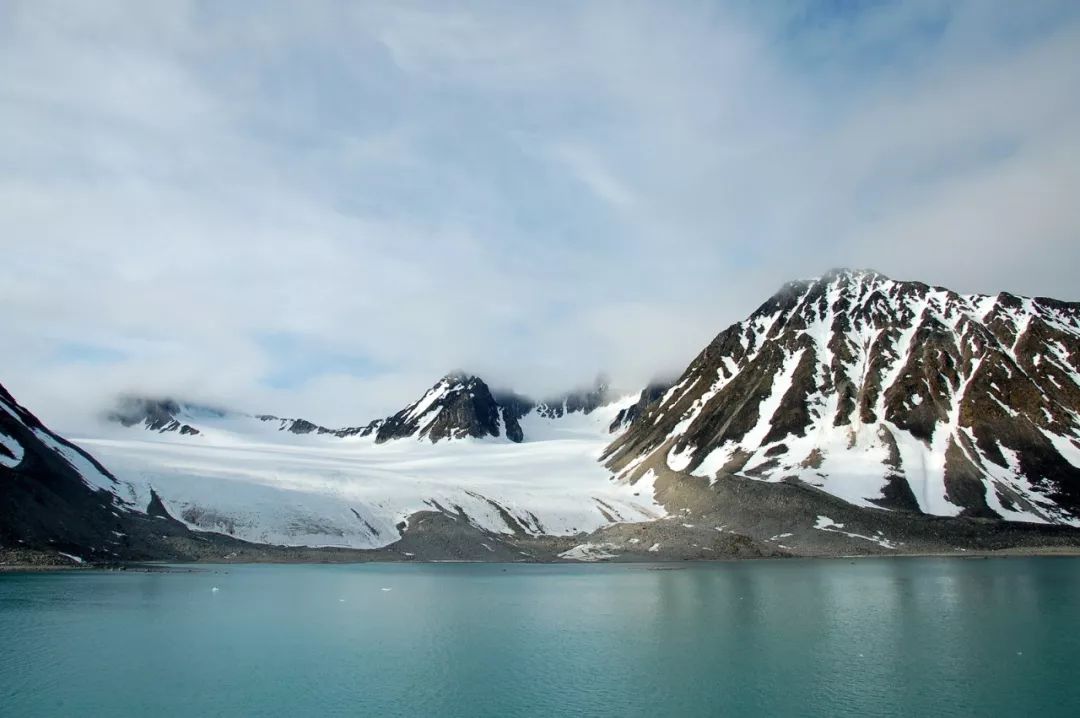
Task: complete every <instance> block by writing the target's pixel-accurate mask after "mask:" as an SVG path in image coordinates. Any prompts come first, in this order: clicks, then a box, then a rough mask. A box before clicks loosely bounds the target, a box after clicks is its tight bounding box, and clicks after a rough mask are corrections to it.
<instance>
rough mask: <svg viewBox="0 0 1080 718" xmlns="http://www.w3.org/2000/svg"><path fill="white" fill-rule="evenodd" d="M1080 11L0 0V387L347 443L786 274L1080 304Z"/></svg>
mask: <svg viewBox="0 0 1080 718" xmlns="http://www.w3.org/2000/svg"><path fill="white" fill-rule="evenodd" d="M1078 67H1080V3H1076V2H1072V1H1071V0H1064V1H1062V2H1055V1H1052V0H1032V1H1031V2H1023V3H1020V2H1012V1H1011V0H973V1H970V2H965V1H964V0H948V1H942V2H936V1H932V0H927V1H925V2H923V1H911V2H844V1H841V0H829V1H825V0H822V1H820V2H812V1H809V0H806V1H798V0H792V1H791V2H783V1H782V0H776V1H775V2H755V1H753V0H737V1H736V0H732V1H731V2H694V1H692V0H687V1H686V2H674V3H673V2H662V1H660V0H657V1H656V2H617V3H616V2H603V1H601V0H597V1H594V2H584V3H583V2H559V1H554V2H538V3H512V2H501V1H493V2H462V3H443V2H385V3H378V2H369V3H363V2H320V1H318V0H312V1H308V2H303V3H296V2H284V1H283V2H259V3H255V2H245V1H242V0H238V1H237V2H230V3H219V2H184V1H181V0H163V1H162V2H153V3H147V2H141V1H138V2H113V1H110V0H102V2H94V3H85V2H76V1H75V0H70V1H69V2H59V3H58V2H51V1H50V0H30V1H28V2H20V1H19V0H5V1H4V2H2V3H0V308H2V309H0V357H2V358H3V360H2V363H0V383H3V384H4V385H5V386H7V388H8V389H9V390H10V391H11V392H12V393H13V394H14V395H15V396H16V398H18V399H19V400H20V401H21V402H22V403H23V404H25V405H27V406H28V407H30V408H31V409H32V410H34V411H35V412H36V413H38V414H39V416H41V417H42V418H43V419H44V420H46V421H47V422H48V423H50V424H52V425H53V426H54V427H56V428H60V429H69V430H76V429H78V427H79V426H80V422H83V421H87V420H89V417H92V416H94V415H96V414H97V413H98V412H100V411H102V410H103V409H105V408H107V407H108V406H109V405H110V404H111V402H112V401H113V400H114V398H115V397H116V395H117V394H120V393H133V392H134V393H144V394H151V395H159V396H160V395H170V396H176V397H181V398H187V399H190V400H193V401H202V402H207V403H212V404H214V405H218V406H227V407H233V408H236V409H240V410H247V411H252V412H270V413H276V414H279V415H286V416H302V417H306V418H308V419H311V420H314V421H317V422H320V423H324V424H328V425H347V424H356V423H360V422H366V421H367V420H369V419H372V418H375V417H378V416H384V415H386V414H388V413H392V412H393V411H396V410H397V409H399V408H401V407H402V406H404V405H405V404H407V403H409V402H410V401H412V400H413V399H415V398H416V397H418V396H419V395H420V394H421V393H423V391H424V390H425V389H426V388H427V387H429V386H431V385H432V384H433V383H434V382H435V381H436V380H437V379H438V378H439V377H440V376H442V375H443V374H444V373H446V372H447V371H449V370H453V369H464V370H467V371H471V372H474V373H476V374H478V375H480V376H482V377H484V378H485V379H486V380H487V381H488V383H490V384H492V385H495V386H501V387H513V388H514V389H516V390H518V391H520V392H523V393H527V394H531V395H534V396H544V395H547V394H550V393H553V392H557V391H560V390H566V389H568V388H572V387H575V386H580V385H583V384H587V383H589V382H591V380H592V379H593V378H594V377H595V376H596V375H597V374H598V373H600V372H603V373H606V374H607V375H608V376H609V377H610V378H611V380H612V381H613V382H614V383H615V384H617V385H619V386H623V387H637V386H640V385H641V384H643V383H644V382H646V381H647V380H648V379H650V378H651V377H654V376H664V375H674V374H677V373H679V372H680V371H681V370H682V369H683V368H684V367H685V366H686V364H687V363H688V362H689V361H690V360H691V359H692V358H693V357H694V356H695V355H696V354H697V352H698V351H700V349H701V348H702V347H703V346H704V345H705V344H706V343H707V342H708V341H709V340H710V339H711V338H712V337H713V336H714V335H715V334H716V333H718V332H719V331H720V330H722V329H723V328H724V327H726V326H727V325H729V324H730V323H732V322H735V321H738V320H740V319H742V318H743V317H745V316H746V315H747V314H748V313H750V312H751V311H752V310H753V309H754V308H755V307H756V306H758V305H759V304H760V303H761V302H762V301H764V300H765V299H766V298H767V297H769V296H770V295H771V294H772V293H773V292H774V291H776V289H778V288H779V287H780V285H782V284H783V283H784V282H786V281H788V280H790V279H795V278H803V277H811V276H815V275H818V274H821V273H823V272H824V271H826V270H828V269H830V268H832V267H837V266H848V267H864V268H873V269H876V270H878V271H880V272H883V273H885V274H887V275H889V276H891V277H893V278H896V279H918V280H921V281H925V282H928V283H931V284H937V285H942V286H947V287H949V288H952V289H955V290H957V291H961V292H986V293H992V292H997V291H1001V290H1007V291H1011V292H1015V293H1019V294H1031V295H1044V296H1054V297H1057V298H1060V299H1067V300H1080V284H1078V282H1077V279H1076V276H1077V275H1076V269H1077V267H1080V236H1078V235H1080V201H1077V198H1078V197H1080V73H1078V72H1077V68H1078Z"/></svg>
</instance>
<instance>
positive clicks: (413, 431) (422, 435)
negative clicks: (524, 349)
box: [105, 371, 623, 444]
mask: <svg viewBox="0 0 1080 718" xmlns="http://www.w3.org/2000/svg"><path fill="white" fill-rule="evenodd" d="M616 398H618V397H615V396H614V395H613V394H612V392H611V391H610V389H609V387H608V385H607V382H606V381H605V380H604V379H603V378H598V379H597V380H596V381H595V382H594V383H593V385H592V386H590V387H588V388H586V389H581V390H575V391H571V392H568V393H566V394H562V395H559V396H555V397H551V398H548V399H545V400H543V401H534V400H533V399H530V398H528V397H525V396H522V395H520V394H516V393H514V392H512V391H508V390H501V391H500V390H492V389H491V388H490V387H489V386H488V385H487V384H486V383H485V382H484V381H483V380H482V379H480V378H479V377H477V376H473V375H471V374H467V373H465V372H462V371H454V372H450V373H449V374H447V375H446V376H444V377H443V378H441V379H440V380H439V381H438V382H436V383H435V385H434V386H432V387H431V388H430V389H428V390H427V391H426V392H425V393H424V394H423V395H422V396H421V397H420V398H419V399H417V400H416V401H414V402H412V403H411V404H409V405H408V406H406V407H405V408H404V409H402V410H401V411H399V412H397V413H396V414H393V415H392V416H388V417H386V418H385V419H376V420H374V421H371V422H368V423H366V424H362V425H358V426H350V427H344V428H338V429H333V428H327V427H325V426H321V425H319V424H316V423H314V422H311V421H308V420H307V419H290V418H284V417H280V416H275V415H273V414H255V415H252V414H245V413H242V412H234V411H226V410H224V409H216V408H212V407H207V406H202V405H199V404H194V403H190V402H185V401H180V400H177V399H172V398H151V397H139V396H125V397H121V398H120V400H119V401H118V402H117V405H116V406H115V407H114V408H113V409H112V410H110V411H109V412H107V413H106V414H105V419H106V420H107V421H109V422H113V423H116V424H120V425H121V426H125V427H133V426H139V427H142V428H144V429H146V430H148V431H153V432H156V433H159V434H167V433H175V434H177V435H180V436H192V437H197V436H200V435H202V434H204V433H205V432H206V431H208V430H210V431H213V430H220V429H225V430H228V431H233V432H235V431H238V430H239V431H248V432H251V433H254V432H258V431H259V430H260V429H270V430H274V431H282V432H288V433H291V434H296V435H315V436H331V437H337V438H348V437H359V438H366V437H369V436H373V437H374V440H375V443H377V444H382V443H385V442H387V441H392V440H395V439H405V438H413V439H423V440H428V441H430V442H431V443H436V442H438V441H444V440H453V439H465V438H473V439H481V438H486V437H492V438H498V437H505V438H506V439H508V440H509V441H513V442H517V443H520V442H522V441H524V440H525V439H526V436H525V434H524V432H523V430H522V428H521V424H520V422H521V420H522V419H524V418H525V417H526V416H528V415H530V414H535V415H537V416H540V417H543V418H546V419H559V418H562V417H564V416H568V415H571V414H582V415H588V414H590V413H592V412H593V411H595V410H596V409H598V408H600V407H602V406H606V405H608V404H609V403H611V402H612V401H614V400H615V399H616ZM622 421H623V420H621V419H620V422H622ZM619 426H622V423H619ZM611 430H612V431H615V430H616V426H615V424H613V425H612V427H611Z"/></svg>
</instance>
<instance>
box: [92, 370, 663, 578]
mask: <svg viewBox="0 0 1080 718" xmlns="http://www.w3.org/2000/svg"><path fill="white" fill-rule="evenodd" d="M606 391H607V390H606V389H604V390H603V392H606ZM603 392H598V391H597V387H595V386H594V387H591V388H589V389H587V390H585V391H582V392H573V393H568V394H567V395H565V396H562V397H557V398H555V399H551V400H549V401H547V402H542V403H540V402H534V401H532V400H530V399H527V398H525V397H522V396H520V395H516V394H513V393H512V392H502V391H492V390H491V389H490V388H489V387H488V385H487V384H486V383H485V382H484V381H483V380H481V379H480V378H478V377H475V376H471V375H468V374H464V373H461V372H454V373H451V374H448V375H447V376H445V377H443V378H442V379H440V380H439V381H438V382H436V383H435V384H434V386H432V387H431V389H429V390H428V391H427V392H425V393H424V394H423V395H422V396H421V397H420V398H419V399H418V400H417V401H415V402H413V403H411V404H410V405H409V406H407V407H405V408H404V409H402V410H401V411H399V412H397V413H396V414H394V415H393V416H391V417H388V418H387V419H385V420H380V421H377V422H372V424H369V425H367V426H369V427H373V428H372V429H371V430H370V431H367V433H366V435H357V436H356V439H355V440H352V441H341V440H338V437H337V435H336V434H333V433H331V434H328V435H324V436H321V437H319V436H314V437H313V436H311V435H317V434H318V430H317V429H316V430H314V431H311V432H307V433H306V434H304V433H301V435H298V434H297V433H296V432H293V431H288V430H279V428H278V427H279V426H282V424H281V422H282V421H285V420H280V419H274V418H272V417H271V418H267V419H266V420H265V421H264V420H263V418H262V417H253V416H250V415H246V414H238V413H229V412H225V413H224V414H223V415H222V416H206V417H204V418H203V419H201V420H200V421H196V420H195V419H192V418H191V415H190V414H178V415H176V416H175V417H174V418H176V420H178V421H181V423H184V422H188V421H191V422H195V426H196V428H198V430H199V433H198V434H189V435H184V436H181V435H180V434H179V433H178V432H173V434H172V437H173V438H174V439H175V440H170V441H162V440H161V438H160V436H158V435H157V434H156V433H154V434H148V433H147V432H146V431H145V430H142V431H134V430H132V431H130V432H116V431H109V432H107V433H106V434H104V435H102V436H99V437H93V436H90V437H83V438H80V439H78V441H79V443H80V444H81V445H82V446H85V447H87V448H88V449H89V450H91V451H93V452H94V453H95V455H97V456H99V457H100V458H101V459H102V461H104V462H105V463H106V464H107V465H108V466H109V467H110V468H111V469H112V471H114V472H115V473H116V475H117V476H118V477H120V478H121V479H122V480H123V481H125V482H127V483H128V484H129V485H130V487H131V492H132V493H133V494H134V495H135V496H136V497H138V504H139V505H140V506H142V505H146V503H147V502H149V501H151V500H152V497H151V489H153V491H154V492H155V493H156V495H157V496H158V499H159V501H160V505H161V507H162V509H163V510H164V511H165V512H166V513H167V514H168V515H170V516H173V517H175V518H177V519H178V520H179V521H181V522H183V523H184V525H185V526H187V527H188V528H190V529H192V530H197V531H213V532H220V533H223V534H226V535H229V536H233V537H236V538H238V539H243V540H246V541H251V542H257V543H261V544H282V545H290V546H339V547H351V548H358V549H371V550H374V549H380V548H384V547H390V546H391V545H396V544H397V542H400V541H404V540H406V539H407V540H408V541H410V542H411V541H415V540H416V539H415V534H416V532H417V531H420V532H424V531H428V530H430V529H433V528H434V527H437V526H442V528H441V529H439V533H440V535H443V536H444V538H443V539H440V541H441V543H440V544H439V546H440V547H441V548H439V547H435V548H433V547H431V546H429V547H428V548H427V549H426V550H425V551H423V552H421V553H420V554H419V555H427V556H434V557H439V556H446V557H451V558H452V557H458V558H460V557H462V555H460V554H458V553H453V552H451V551H450V548H448V545H447V543H446V542H447V541H449V539H446V538H445V536H446V535H449V533H454V532H453V531H449V530H450V529H451V528H454V527H456V532H457V533H460V532H461V531H470V532H474V533H473V534H470V536H472V538H469V539H468V541H469V542H470V543H469V544H468V545H469V546H470V547H472V549H476V550H479V551H480V552H481V553H480V554H479V555H480V556H481V557H484V558H488V557H489V556H488V554H489V550H488V549H487V548H483V545H484V544H486V545H487V546H490V547H492V549H491V552H490V553H491V555H492V556H494V555H496V554H497V555H503V554H502V553H500V552H501V551H502V550H503V549H499V548H497V547H498V546H503V545H504V543H505V541H506V540H509V539H508V537H516V538H515V540H526V539H527V540H528V541H532V542H535V541H538V540H539V539H540V537H566V536H571V535H574V534H577V533H580V532H590V531H594V530H596V529H598V528H601V527H603V526H607V525H610V524H615V523H623V522H641V521H647V520H652V519H654V518H657V517H660V516H663V515H664V514H665V511H664V509H663V508H662V507H660V506H658V505H657V504H656V502H655V501H654V500H653V496H652V492H651V490H650V489H649V488H648V487H647V486H646V485H645V484H642V483H640V482H639V483H638V485H636V486H631V485H629V484H627V483H617V482H613V481H611V474H610V472H608V471H607V470H606V469H604V467H603V466H602V465H601V464H600V463H599V462H598V461H597V459H598V458H599V456H600V452H601V451H602V450H603V448H604V446H606V444H607V443H608V441H609V440H610V437H611V434H610V427H611V425H612V423H613V421H614V420H615V417H616V416H617V415H618V414H619V413H620V412H621V411H622V410H623V409H624V408H626V407H627V406H629V405H631V404H633V403H634V402H635V401H637V400H638V397H637V396H636V395H631V396H626V397H620V398H619V399H618V400H612V401H609V402H607V403H603V404H601V403H599V400H596V399H588V397H595V396H597V395H598V394H599V393H603ZM177 403H181V404H182V402H177ZM135 425H136V426H141V424H135ZM292 426H295V424H292ZM448 532H449V533H448ZM475 532H480V533H479V534H476V533H475ZM477 536H480V537H481V538H479V539H476V540H473V539H474V538H476V537H477ZM484 536H486V537H487V538H483V537H484ZM455 540H466V539H463V538H461V537H460V536H459V537H458V539H455ZM559 540H563V539H559ZM409 545H413V544H409ZM571 547H572V544H571V545H570V546H564V547H563V548H564V549H568V548H571ZM458 548H461V547H456V548H454V551H457V550H458ZM504 548H505V546H504ZM388 550H389V549H388ZM463 550H464V549H463ZM520 550H523V551H526V553H528V555H530V556H533V557H535V556H537V555H542V554H539V553H538V552H539V551H540V549H539V548H538V547H537V546H536V545H531V546H530V547H522V548H521V549H520ZM547 550H548V549H545V551H547ZM431 551H442V552H444V553H434V554H432V553H431ZM409 552H410V553H414V554H415V553H417V552H416V551H412V550H411V549H410V550H409ZM445 552H449V553H445ZM517 552H518V549H516V548H515V549H513V553H514V554H515V555H519V556H520V555H521V554H520V553H517ZM473 557H475V556H473Z"/></svg>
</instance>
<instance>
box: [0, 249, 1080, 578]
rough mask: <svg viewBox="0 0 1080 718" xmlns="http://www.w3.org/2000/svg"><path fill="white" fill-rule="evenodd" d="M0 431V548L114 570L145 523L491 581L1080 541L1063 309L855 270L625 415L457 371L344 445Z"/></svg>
mask: <svg viewBox="0 0 1080 718" xmlns="http://www.w3.org/2000/svg"><path fill="white" fill-rule="evenodd" d="M0 408H2V409H3V410H4V411H3V412H0V475H2V474H5V473H6V474H9V475H14V476H15V477H16V479H17V480H16V481H10V480H6V481H3V482H2V483H0V501H2V503H0V507H2V509H0V510H2V512H3V513H2V514H0V517H2V518H3V519H4V521H5V523H4V525H3V527H2V530H0V547H2V546H12V545H18V542H20V541H21V542H23V543H22V544H21V545H31V544H32V545H34V546H37V547H39V548H41V547H45V548H48V547H49V546H53V547H55V546H67V547H68V548H70V549H71V550H72V551H74V550H76V549H79V547H82V548H83V553H85V552H86V549H87V547H92V548H93V550H94V551H99V550H100V551H104V552H109V551H114V550H115V549H113V548H109V546H113V545H115V542H112V543H110V541H111V539H109V538H108V537H109V536H112V537H113V539H115V538H118V535H119V534H124V535H125V536H130V535H133V534H134V535H139V536H142V535H145V534H146V532H145V531H143V530H142V528H140V527H142V526H143V525H144V524H145V522H146V521H147V520H149V519H148V518H147V517H157V518H156V519H155V520H157V521H162V522H168V524H169V526H170V528H169V531H167V532H165V533H166V535H168V536H171V538H170V541H169V544H168V545H169V546H171V548H170V549H169V550H171V551H173V553H174V554H175V555H186V556H201V555H203V553H200V551H201V549H199V548H198V547H199V546H200V545H199V544H198V543H197V542H198V541H199V540H200V539H199V537H200V536H202V537H204V538H203V539H202V540H209V541H211V544H212V545H213V547H214V548H212V549H209V548H208V549H206V550H207V551H216V550H217V547H218V546H219V544H220V542H222V541H224V542H226V544H228V541H233V542H235V541H236V540H238V539H242V540H244V541H248V542H255V543H256V544H262V545H271V544H286V545H308V546H312V545H333V546H343V547H356V548H363V549H365V550H369V551H376V552H378V551H381V552H383V553H380V554H379V555H380V556H384V555H390V556H398V557H401V556H407V557H409V558H414V557H417V556H419V557H420V558H432V557H439V556H442V557H456V558H462V557H464V558H480V559H490V558H500V559H501V560H518V559H522V558H524V559H527V560H549V559H552V558H559V557H560V556H562V557H563V558H566V559H574V560H592V559H597V558H602V559H619V558H624V559H625V558H635V557H637V558H710V557H713V556H712V555H711V554H715V553H716V552H720V553H728V554H731V555H789V554H804V555H805V554H818V553H828V552H832V551H840V552H874V553H888V552H896V551H900V550H904V549H906V550H913V551H914V550H934V551H941V550H965V549H964V547H965V546H966V547H970V548H987V547H990V548H1003V547H1007V546H1033V545H1063V544H1064V545H1069V546H1073V545H1077V544H1080V529H1076V528H1071V527H1080V304H1077V303H1069V302H1062V301H1057V300H1053V299H1045V298H1026V297H1016V296H1013V295H1010V294H1005V293H1002V294H997V295H961V294H957V293H955V292H952V291H949V290H947V289H943V288H939V287H931V286H928V285H925V284H921V283H918V282H900V281H894V280H891V279H889V278H887V277H885V276H883V275H881V274H878V273H876V272H872V271H850V270H837V271H833V272H830V273H828V274H826V275H825V276H822V277H820V278H817V279H812V280H805V281H798V282H791V283H789V284H787V285H785V286H784V287H783V288H781V290H780V291H779V292H777V293H776V294H775V295H774V296H773V297H771V298H769V299H768V300H767V301H766V302H765V303H764V304H762V305H761V307H759V308H758V310H757V311H755V312H754V313H753V314H752V315H751V316H750V317H748V318H747V319H746V320H744V321H742V322H738V323H736V324H733V325H732V326H730V327H728V328H727V329H725V330H724V331H722V332H721V333H720V334H719V335H718V336H717V337H716V338H715V339H714V340H713V341H712V342H711V343H710V344H709V345H708V346H707V347H706V348H705V349H704V350H703V351H702V352H701V353H700V354H699V355H698V356H697V357H696V358H695V359H694V360H693V362H691V364H690V365H689V367H688V368H687V369H686V371H685V372H684V373H683V374H682V375H681V376H680V377H679V378H678V379H677V380H675V381H673V382H656V383H654V384H652V385H650V386H648V387H645V388H644V389H642V390H641V391H639V392H635V393H633V394H629V395H623V396H619V395H616V393H615V392H612V391H611V389H610V388H609V387H608V385H607V383H606V382H605V381H603V380H598V381H597V382H596V383H595V384H594V385H593V386H591V387H589V388H587V389H585V390H583V391H575V392H569V393H567V394H565V395H562V396H558V397H555V398H552V399H548V400H543V401H537V400H533V399H530V398H527V397H524V396H521V395H519V394H516V393H514V392H513V391H503V390H493V389H492V388H490V387H489V386H488V384H487V383H485V382H484V381H483V380H482V379H480V378H479V377H476V376H473V375H470V374H467V373H464V372H452V373H450V374H447V375H446V376H444V377H443V378H441V379H440V380H439V381H438V382H436V383H435V384H434V385H433V386H432V387H431V388H430V389H429V390H427V391H426V392H425V393H424V394H423V395H422V396H421V397H420V398H418V399H417V400H416V401H414V402H412V403H411V404H409V405H408V406H406V407H405V408H403V409H402V410H401V411H399V412H397V413H395V414H393V415H392V416H388V417H385V418H381V419H376V420H374V421H367V422H366V423H361V424H358V425H356V426H352V427H344V428H328V427H324V426H320V425H318V424H316V423H314V422H311V421H307V420H305V419H292V418H282V417H278V416H273V415H268V414H261V415H260V414H246V413H241V412H235V411H230V410H225V409H220V408H213V407H208V406H202V405H198V404H193V403H186V402H184V401H182V400H179V399H163V398H147V397H125V398H123V399H121V400H120V401H119V402H118V404H117V405H116V406H115V407H114V408H113V409H112V410H110V411H109V412H108V415H107V418H108V419H109V421H110V422H111V423H112V424H113V425H114V426H115V427H116V429H115V430H114V431H112V432H111V433H108V434H106V435H103V436H101V437H97V438H95V437H90V438H88V439H86V440H80V441H79V444H80V445H81V446H82V447H84V448H83V449H80V448H78V447H76V446H75V445H74V444H71V443H70V442H67V441H65V440H64V439H61V438H60V437H58V436H56V435H55V434H52V433H51V432H49V431H48V430H47V429H45V428H44V427H42V426H41V425H40V422H37V420H36V419H34V418H33V417H32V415H30V414H29V412H27V411H26V410H25V409H23V408H21V407H19V406H18V405H17V404H15V403H14V399H12V398H11V397H10V396H9V395H7V394H6V392H4V393H3V394H0ZM120 427H126V428H127V429H130V431H126V432H125V431H124V430H123V429H122V428H120ZM137 430H138V431H137ZM117 431H118V432H120V433H116V432H117ZM151 436H155V437H158V438H156V439H154V440H153V441H148V440H147V439H149V438H150V437H151ZM409 440H411V441H409ZM84 449H88V450H90V451H92V452H93V453H94V455H96V456H97V457H98V458H99V459H101V462H102V463H99V462H98V461H97V460H95V459H94V458H92V457H91V456H90V455H89V454H88V453H87V452H86V451H85V450H84ZM105 466H108V467H109V469H106V468H105ZM110 471H112V472H113V473H110ZM77 517H78V518H77ZM938 517H940V518H938ZM837 519H842V520H841V521H837ZM116 521H119V524H116ZM140 522H143V523H141V524H140ZM1018 522H1019V523H1018ZM114 524H115V525H114ZM131 525H134V526H136V528H135V529H130V528H129V526H131ZM1039 525H1041V526H1039ZM110 526H111V527H110ZM117 526H121V527H120V528H117ZM125 527H128V528H125ZM110 532H111V533H110ZM207 532H209V533H207ZM703 532H704V533H703ZM113 534H117V535H113ZM206 537H219V538H214V539H212V540H211V539H209V538H206ZM421 537H423V538H421ZM432 537H436V538H432ZM646 539H649V543H648V544H647V545H644V544H643V542H644V541H646ZM653 539H655V540H653ZM127 540H128V541H129V544H128V545H127V548H126V549H125V551H120V552H117V555H125V556H131V555H136V554H138V555H143V554H148V553H149V554H154V553H155V552H156V553H161V551H162V550H164V549H162V543H161V539H147V540H146V545H145V546H139V547H135V548H132V547H131V546H130V540H131V539H130V538H128V539H127ZM575 542H576V543H575ZM241 543H242V542H241ZM221 545H225V544H221ZM228 545H232V544H228ZM178 546H179V547H182V550H181V549H179V548H177V547H178ZM193 546H194V547H195V548H192V547H193ZM243 546H248V548H243V549H238V550H240V551H241V553H243V551H248V552H250V551H252V550H254V549H251V548H250V546H251V544H243ZM405 546H410V547H412V548H413V549H414V550H411V551H405V550H404V548H402V547H405ZM395 547H397V548H395ZM234 548H235V547H234ZM564 549H565V550H564ZM646 549H648V550H646ZM267 550H269V549H267ZM140 551H141V552H142V553H141V554H140V553H139V552H140ZM395 551H397V552H398V553H394V552H395ZM185 552H186V553H185ZM387 552H388V553H387ZM233 553H234V554H235V553H236V550H234V551H233ZM563 554H565V555H563ZM244 555H250V553H248V554H244ZM515 557H517V558H515Z"/></svg>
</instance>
